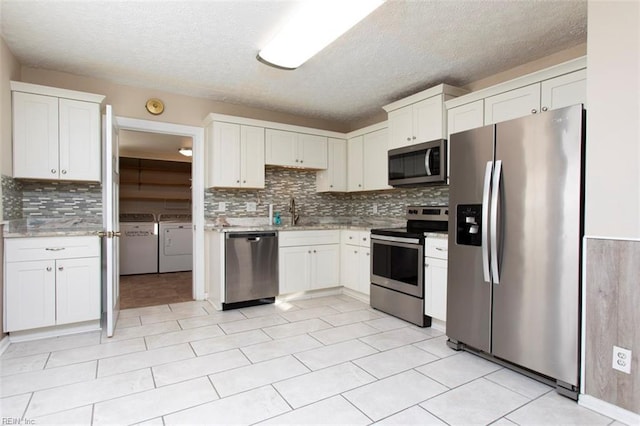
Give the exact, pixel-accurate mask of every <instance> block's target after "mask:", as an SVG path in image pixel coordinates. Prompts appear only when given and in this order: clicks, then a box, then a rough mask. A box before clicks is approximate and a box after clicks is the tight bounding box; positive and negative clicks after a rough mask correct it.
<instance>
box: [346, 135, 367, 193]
mask: <svg viewBox="0 0 640 426" xmlns="http://www.w3.org/2000/svg"><path fill="white" fill-rule="evenodd" d="M347 165H348V166H347V191H349V192H353V191H364V136H356V137H354V138H351V139H349V140H348V141H347Z"/></svg>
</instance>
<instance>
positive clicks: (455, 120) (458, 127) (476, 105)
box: [447, 99, 484, 141]
mask: <svg viewBox="0 0 640 426" xmlns="http://www.w3.org/2000/svg"><path fill="white" fill-rule="evenodd" d="M482 126H484V101H483V100H482V99H479V100H477V101H475V102H469V103H468V104H464V105H460V106H458V107H455V108H451V109H450V110H448V111H447V129H448V131H449V135H452V134H453V133H458V132H464V131H465V130H469V129H475V128H477V127H482ZM450 140H451V137H449V141H450Z"/></svg>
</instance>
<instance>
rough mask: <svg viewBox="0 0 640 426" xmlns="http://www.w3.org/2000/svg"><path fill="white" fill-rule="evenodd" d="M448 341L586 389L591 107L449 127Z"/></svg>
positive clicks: (570, 388) (562, 388) (565, 386)
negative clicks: (583, 269)
mask: <svg viewBox="0 0 640 426" xmlns="http://www.w3.org/2000/svg"><path fill="white" fill-rule="evenodd" d="M449 145H450V162H451V166H450V187H449V207H450V209H449V210H450V213H449V232H450V236H449V266H448V283H447V325H446V327H447V330H446V333H447V336H448V337H449V345H450V346H451V347H455V348H456V349H468V350H472V351H474V352H479V353H480V354H481V355H484V356H489V357H493V358H494V359H496V360H498V361H506V364H511V365H514V366H516V367H523V368H524V369H525V370H527V371H530V372H533V373H536V374H540V375H542V376H544V377H546V380H547V381H549V382H555V383H556V384H557V389H558V391H559V392H560V393H562V394H564V395H567V396H570V397H577V390H578V378H579V338H580V330H579V324H580V321H579V320H580V317H579V316H580V279H581V274H580V259H581V238H582V234H583V228H582V212H583V209H582V206H583V176H582V164H583V155H584V154H583V150H584V111H583V109H582V106H581V105H576V106H572V107H568V108H563V109H559V110H554V111H549V112H545V113H542V114H538V115H531V116H528V117H524V118H521V119H516V120H510V121H506V122H502V123H498V124H495V125H490V126H485V127H482V128H478V129H473V130H469V131H465V132H461V133H456V134H453V135H451V137H450V144H449Z"/></svg>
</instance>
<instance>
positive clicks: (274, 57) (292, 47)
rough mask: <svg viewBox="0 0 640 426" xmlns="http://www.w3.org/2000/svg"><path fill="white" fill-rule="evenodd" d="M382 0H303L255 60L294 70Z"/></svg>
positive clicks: (371, 10) (358, 20) (376, 6)
mask: <svg viewBox="0 0 640 426" xmlns="http://www.w3.org/2000/svg"><path fill="white" fill-rule="evenodd" d="M382 3H384V0H305V1H302V2H300V8H299V9H298V11H297V12H296V13H295V14H294V15H293V16H292V17H291V19H290V20H289V21H288V22H287V23H286V24H285V25H284V26H283V27H282V28H281V29H280V31H279V32H278V34H276V36H275V37H274V38H273V39H272V40H271V41H270V42H269V44H267V45H266V46H265V47H264V48H263V49H262V50H261V51H260V53H258V60H260V61H262V62H265V63H267V64H269V65H274V66H276V67H278V68H284V69H295V68H297V67H299V66H300V65H302V64H303V63H304V62H305V61H307V60H308V59H309V58H311V57H312V56H313V55H315V54H316V53H318V52H319V51H321V50H322V49H324V48H325V47H326V46H328V45H329V44H331V43H332V42H333V41H334V40H335V39H337V38H338V37H340V36H341V35H342V34H344V33H345V32H347V30H349V28H351V27H353V26H354V25H355V24H357V23H358V22H360V21H361V20H362V19H364V18H365V17H366V16H367V15H368V14H370V13H371V12H373V11H374V10H375V9H376V8H378V7H379V6H380V5H381V4H382Z"/></svg>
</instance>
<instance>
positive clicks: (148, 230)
mask: <svg viewBox="0 0 640 426" xmlns="http://www.w3.org/2000/svg"><path fill="white" fill-rule="evenodd" d="M157 273H158V223H157V222H156V218H155V216H154V215H153V213H122V214H120V275H134V274H157Z"/></svg>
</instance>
